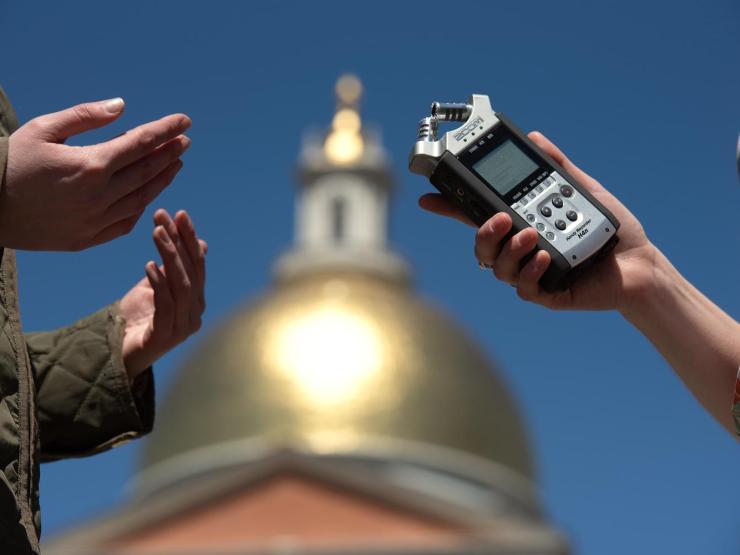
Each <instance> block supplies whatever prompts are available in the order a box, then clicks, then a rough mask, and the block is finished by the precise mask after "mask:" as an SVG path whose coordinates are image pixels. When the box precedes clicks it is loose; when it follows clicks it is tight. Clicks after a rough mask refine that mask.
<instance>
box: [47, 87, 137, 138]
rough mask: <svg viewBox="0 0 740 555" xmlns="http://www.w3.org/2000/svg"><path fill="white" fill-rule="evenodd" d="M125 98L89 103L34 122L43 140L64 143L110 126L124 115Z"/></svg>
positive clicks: (48, 115)
mask: <svg viewBox="0 0 740 555" xmlns="http://www.w3.org/2000/svg"><path fill="white" fill-rule="evenodd" d="M124 105H125V103H124V101H123V98H111V99H110V100H101V101H99V102H88V103H85V104H78V105H77V106H73V107H72V108H67V109H66V110H62V111H61V112H54V113H53V114H46V115H44V116H40V117H38V118H36V119H35V120H34V122H35V126H34V127H36V128H37V129H39V130H40V132H41V138H43V139H45V140H47V141H50V142H55V143H63V142H64V141H66V140H67V139H68V138H69V137H71V136H73V135H78V134H80V133H83V132H85V131H90V130H91V129H97V128H98V127H103V126H104V125H108V124H109V123H111V122H112V121H113V120H115V119H116V118H117V117H118V116H120V115H121V114H122V113H123V107H124Z"/></svg>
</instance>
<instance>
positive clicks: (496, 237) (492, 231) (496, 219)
mask: <svg viewBox="0 0 740 555" xmlns="http://www.w3.org/2000/svg"><path fill="white" fill-rule="evenodd" d="M509 230H511V217H510V216H509V215H508V214H505V213H502V212H499V213H498V214H496V215H495V216H493V217H492V218H490V219H489V220H488V221H487V222H486V223H484V224H483V225H482V226H480V227H479V228H478V231H477V232H476V233H475V257H476V258H477V259H478V262H480V263H481V264H484V265H486V266H488V267H491V266H493V263H494V261H495V260H496V257H497V256H498V254H499V252H500V251H501V242H502V241H503V240H504V238H505V237H506V234H507V233H509Z"/></svg>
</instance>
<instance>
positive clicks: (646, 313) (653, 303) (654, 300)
mask: <svg viewBox="0 0 740 555" xmlns="http://www.w3.org/2000/svg"><path fill="white" fill-rule="evenodd" d="M645 249H646V250H645V252H644V254H643V256H641V258H640V260H639V261H636V262H635V264H639V266H640V276H639V278H638V279H636V280H634V283H633V284H632V286H631V287H630V289H629V290H627V291H625V292H624V294H623V295H622V298H621V300H620V303H619V306H618V307H617V309H618V311H619V313H620V314H622V316H623V317H624V318H625V319H626V320H628V321H630V322H632V323H633V324H637V323H639V322H641V321H643V320H644V319H645V318H649V317H650V315H652V314H655V312H656V308H658V307H659V306H660V305H663V304H665V303H666V302H667V300H668V298H669V297H670V296H671V295H673V294H674V293H676V292H677V289H678V288H680V287H681V286H682V284H684V283H685V280H684V278H683V276H682V275H681V274H680V273H679V272H678V270H676V268H675V267H674V266H673V264H671V262H670V261H669V260H668V258H666V256H665V255H664V254H663V253H662V252H660V250H659V249H658V248H657V247H656V246H655V245H653V244H652V243H649V244H648V245H646V246H645Z"/></svg>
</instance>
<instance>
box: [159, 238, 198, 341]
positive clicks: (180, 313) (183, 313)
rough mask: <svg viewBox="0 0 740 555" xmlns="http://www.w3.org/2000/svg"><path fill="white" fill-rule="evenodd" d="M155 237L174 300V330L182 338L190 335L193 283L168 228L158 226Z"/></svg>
mask: <svg viewBox="0 0 740 555" xmlns="http://www.w3.org/2000/svg"><path fill="white" fill-rule="evenodd" d="M153 238H154V244H155V245H156V247H157V250H158V251H159V255H160V256H161V257H162V262H163V265H164V275H165V277H166V279H167V284H168V286H169V288H170V292H171V294H172V299H173V301H174V310H173V314H174V324H173V330H174V332H175V335H176V337H177V338H178V339H182V338H185V337H187V336H188V335H189V323H190V302H191V294H192V283H191V281H190V278H189V277H188V273H187V271H186V270H185V266H184V264H183V261H182V258H181V257H180V253H179V251H178V249H177V246H176V245H175V243H174V241H173V240H172V238H171V236H170V234H169V233H168V232H167V230H166V229H165V228H164V227H163V226H161V225H158V226H156V227H155V228H154V233H153Z"/></svg>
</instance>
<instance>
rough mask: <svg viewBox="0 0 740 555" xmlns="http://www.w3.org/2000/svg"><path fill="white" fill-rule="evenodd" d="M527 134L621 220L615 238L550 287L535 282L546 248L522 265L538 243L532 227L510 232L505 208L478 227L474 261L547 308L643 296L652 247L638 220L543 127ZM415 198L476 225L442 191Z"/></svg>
mask: <svg viewBox="0 0 740 555" xmlns="http://www.w3.org/2000/svg"><path fill="white" fill-rule="evenodd" d="M528 136H529V139H530V140H532V141H533V142H534V143H535V144H536V145H537V146H538V147H539V148H540V149H542V150H543V151H544V152H545V153H546V154H547V155H548V156H550V157H551V158H552V159H553V160H554V161H555V162H557V163H558V164H559V165H560V166H562V167H563V168H564V169H565V170H566V171H567V172H568V173H569V174H570V175H571V176H573V177H574V178H575V179H576V180H577V181H578V183H579V184H580V185H581V186H582V187H584V188H585V189H586V190H588V191H589V192H590V193H591V194H592V195H593V196H594V198H596V199H597V200H598V201H599V202H600V203H601V204H602V205H603V206H605V207H606V208H607V209H608V210H609V211H610V212H611V213H612V214H613V215H614V216H615V217H616V218H617V219H618V220H619V222H620V223H621V227H620V228H619V238H620V240H619V243H617V245H616V246H615V248H614V250H613V251H612V252H613V254H612V255H609V256H606V257H604V258H603V259H602V260H601V261H599V262H598V263H596V264H595V265H594V266H593V267H591V268H590V269H589V270H588V271H586V272H584V273H583V275H581V276H579V277H578V278H577V279H576V280H575V281H574V282H573V283H572V284H571V286H570V287H569V288H568V289H565V290H562V291H556V292H552V293H550V292H547V291H545V289H544V288H543V287H542V286H541V285H540V283H539V281H540V278H541V277H542V275H543V274H544V273H545V271H546V270H547V268H548V266H549V264H550V261H551V257H550V254H549V253H548V252H547V251H543V250H539V251H538V252H537V253H536V254H535V256H533V257H532V258H531V259H529V260H528V261H527V262H526V263H525V264H523V265H522V262H523V261H524V260H525V259H526V257H527V256H528V255H530V253H531V252H532V251H533V250H534V249H535V247H536V245H537V238H538V237H537V236H538V233H537V231H536V229H535V228H530V227H528V228H526V229H524V230H522V231H520V232H518V233H516V234H514V235H513V236H512V235H511V234H510V232H511V228H512V219H511V217H510V216H509V215H508V214H506V213H498V214H496V215H494V216H493V217H492V218H490V219H489V220H487V221H486V222H485V223H484V224H483V225H482V226H480V228H478V232H477V233H476V236H475V254H476V257H477V258H478V261H479V262H480V263H481V264H482V265H485V266H490V267H491V268H492V270H493V273H494V275H495V276H496V277H497V278H498V279H499V280H501V281H504V282H506V283H508V284H510V285H513V286H515V287H516V288H517V293H518V294H519V296H520V297H521V298H523V299H524V300H527V301H532V302H535V303H538V304H541V305H543V306H546V307H548V308H553V309H558V310H562V309H581V310H608V309H621V308H626V305H628V304H629V303H633V302H635V303H639V302H641V301H640V298H639V297H640V293H641V292H642V291H644V290H645V289H646V287H647V286H648V284H649V281H650V279H651V276H652V270H651V268H652V266H653V263H654V261H655V259H656V249H655V247H654V246H653V245H652V243H650V241H648V239H647V237H646V236H645V233H644V231H643V229H642V225H640V222H639V221H638V220H637V218H635V216H634V215H632V213H631V212H630V211H629V210H628V209H627V208H626V207H625V206H624V205H623V204H622V203H621V202H619V200H617V199H616V198H615V197H614V196H613V195H612V194H611V193H610V192H609V191H607V190H606V189H605V188H604V187H603V186H602V185H601V184H600V183H599V182H598V181H596V180H595V179H594V178H593V177H591V176H590V175H588V174H587V173H585V172H584V171H583V170H581V169H580V168H578V167H577V166H576V165H575V164H573V162H571V161H570V160H569V159H568V158H567V157H566V156H565V155H564V154H563V153H562V152H561V151H560V149H559V148H558V147H556V146H555V145H554V144H553V143H552V142H550V141H549V140H548V139H547V138H545V137H544V136H543V135H542V134H541V133H539V132H537V131H534V132H532V133H529V135H528ZM419 204H420V205H421V207H422V208H425V209H427V210H429V211H431V212H435V213H437V214H440V215H443V216H449V217H453V218H457V219H458V220H460V221H463V222H465V223H467V224H469V225H472V226H474V227H477V226H475V224H474V223H473V222H472V221H471V220H470V218H468V217H467V216H466V215H465V214H464V213H463V212H462V211H461V209H460V208H459V207H457V206H455V204H453V203H452V202H451V201H449V200H447V199H446V198H445V197H444V196H442V195H441V194H434V193H430V194H426V195H423V196H422V197H421V198H420V199H419Z"/></svg>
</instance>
